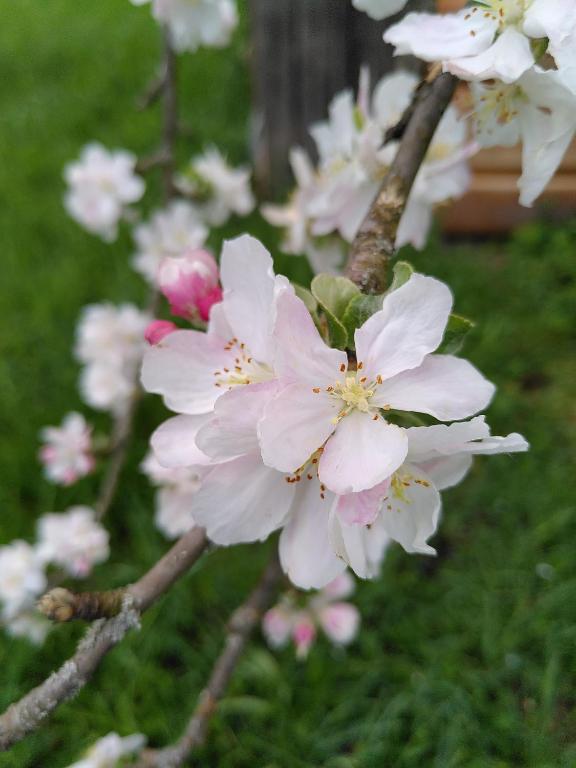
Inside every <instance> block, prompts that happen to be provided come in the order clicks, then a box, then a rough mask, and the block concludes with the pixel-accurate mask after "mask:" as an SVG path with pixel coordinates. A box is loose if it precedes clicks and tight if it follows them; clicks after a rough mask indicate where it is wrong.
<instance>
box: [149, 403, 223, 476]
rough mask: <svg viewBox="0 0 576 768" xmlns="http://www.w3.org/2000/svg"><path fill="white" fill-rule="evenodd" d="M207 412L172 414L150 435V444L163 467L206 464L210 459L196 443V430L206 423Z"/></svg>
mask: <svg viewBox="0 0 576 768" xmlns="http://www.w3.org/2000/svg"><path fill="white" fill-rule="evenodd" d="M209 418H210V416H209V414H206V415H202V416H174V418H172V419H168V421H165V422H164V424H162V425H161V426H159V427H158V429H157V430H156V431H155V432H154V434H153V435H152V438H151V440H150V444H151V445H152V449H153V450H154V454H155V456H156V458H157V459H158V461H159V463H160V464H161V465H162V466H163V467H191V466H208V465H209V464H211V463H212V459H211V458H210V457H209V456H206V454H204V453H203V452H202V451H201V450H200V449H199V448H198V446H197V444H196V436H197V434H198V431H199V430H200V429H201V428H202V427H203V426H204V424H206V421H207V419H209Z"/></svg>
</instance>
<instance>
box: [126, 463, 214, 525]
mask: <svg viewBox="0 0 576 768" xmlns="http://www.w3.org/2000/svg"><path fill="white" fill-rule="evenodd" d="M140 468H141V470H142V472H143V473H144V474H145V475H146V476H147V477H148V479H149V480H150V482H151V483H153V484H154V485H155V486H156V487H157V489H158V490H157V492H156V513H155V521H156V526H157V528H158V529H159V530H160V531H161V532H162V533H163V534H164V535H165V536H166V538H168V539H175V538H177V537H178V536H181V535H182V534H183V533H186V532H187V531H189V530H190V529H191V528H193V527H194V524H195V523H194V518H193V516H192V506H193V497H194V494H195V493H196V492H197V491H198V488H199V487H200V482H201V473H200V471H199V470H198V469H196V468H188V467H177V468H168V467H163V466H162V465H161V464H160V463H159V461H158V460H157V459H156V457H155V456H154V454H153V453H149V454H148V455H147V456H146V458H145V459H144V461H143V462H142V464H141V465H140Z"/></svg>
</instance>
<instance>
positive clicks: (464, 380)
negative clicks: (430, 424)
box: [373, 355, 495, 421]
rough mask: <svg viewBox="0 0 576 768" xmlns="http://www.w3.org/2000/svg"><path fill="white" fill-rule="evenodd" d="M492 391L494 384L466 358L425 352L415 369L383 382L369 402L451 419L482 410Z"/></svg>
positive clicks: (490, 397) (445, 419)
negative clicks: (420, 362)
mask: <svg viewBox="0 0 576 768" xmlns="http://www.w3.org/2000/svg"><path fill="white" fill-rule="evenodd" d="M494 391H495V387H494V385H493V384H492V383H491V382H489V381H488V379H485V378H484V376H482V374H481V373H480V371H478V370H477V369H476V368H474V366H473V365H472V364H471V363H469V362H468V361H467V360H462V359H461V358H459V357H453V356H452V355H429V356H428V357H427V358H426V359H425V360H424V362H423V363H422V365H421V366H420V367H419V368H416V369H415V370H413V371H405V372H404V373H400V374H398V376H394V378H393V379H389V380H388V381H385V382H384V383H383V384H382V386H381V387H379V389H378V392H377V394H376V395H375V396H374V398H373V402H374V404H375V405H381V406H384V405H389V406H391V407H392V408H395V409H397V410H399V411H415V412H417V413H429V414H430V415H431V416H434V417H435V418H436V419H440V421H454V420H457V419H467V418H468V417H470V416H472V415H473V414H475V413H477V412H478V411H482V410H484V408H486V406H487V405H488V403H489V402H490V400H491V399H492V396H493V395H494Z"/></svg>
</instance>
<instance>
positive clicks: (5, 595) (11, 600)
mask: <svg viewBox="0 0 576 768" xmlns="http://www.w3.org/2000/svg"><path fill="white" fill-rule="evenodd" d="M45 587H46V576H45V573H44V567H43V563H42V559H41V558H40V557H39V554H38V552H37V550H36V549H35V548H34V547H32V546H30V544H28V543H27V542H25V541H22V540H21V539H17V540H15V541H13V542H12V543H11V544H7V545H6V546H5V547H1V548H0V601H1V602H2V604H3V615H4V617H5V618H7V619H10V618H12V617H14V616H15V615H16V614H17V613H19V612H21V611H22V610H23V609H25V608H27V607H30V606H31V605H32V603H33V601H34V599H35V598H36V597H38V595H40V594H41V592H43V590H44V588H45Z"/></svg>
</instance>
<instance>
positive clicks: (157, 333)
mask: <svg viewBox="0 0 576 768" xmlns="http://www.w3.org/2000/svg"><path fill="white" fill-rule="evenodd" d="M177 330H178V326H177V325H175V324H174V323H172V322H170V320H152V322H151V323H150V325H149V326H148V327H147V328H146V330H145V331H144V338H145V339H146V341H147V342H148V344H150V346H151V347H153V346H154V345H155V344H158V343H159V342H160V341H162V339H163V338H164V337H165V336H168V335H169V334H170V333H172V332H173V331H177Z"/></svg>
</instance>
